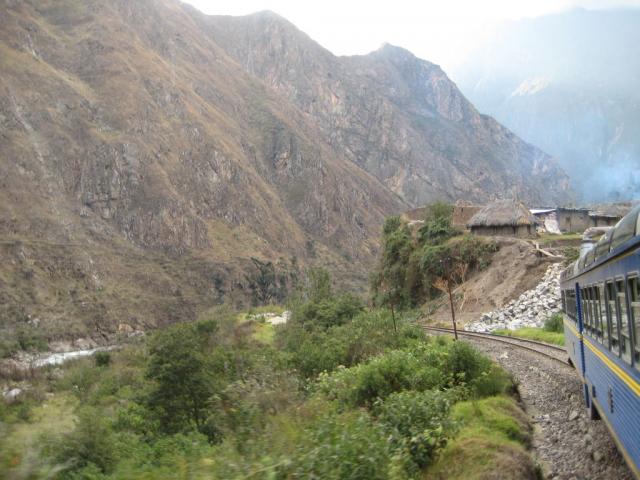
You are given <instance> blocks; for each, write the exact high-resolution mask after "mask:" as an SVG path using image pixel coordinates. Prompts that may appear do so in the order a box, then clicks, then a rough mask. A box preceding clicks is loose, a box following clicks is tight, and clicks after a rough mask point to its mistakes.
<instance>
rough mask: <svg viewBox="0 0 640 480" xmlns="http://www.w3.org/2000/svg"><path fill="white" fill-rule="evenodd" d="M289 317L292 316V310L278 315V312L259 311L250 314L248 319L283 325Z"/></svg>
mask: <svg viewBox="0 0 640 480" xmlns="http://www.w3.org/2000/svg"><path fill="white" fill-rule="evenodd" d="M289 317H291V312H290V311H288V310H286V311H284V312H283V313H282V315H278V314H277V313H258V314H254V315H249V316H248V317H247V319H248V320H253V321H257V322H266V323H270V324H271V325H282V324H283V323H287V321H288V320H289Z"/></svg>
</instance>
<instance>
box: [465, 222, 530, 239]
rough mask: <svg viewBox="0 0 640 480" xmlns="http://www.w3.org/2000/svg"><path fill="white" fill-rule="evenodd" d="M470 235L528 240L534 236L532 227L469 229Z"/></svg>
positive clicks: (483, 227)
mask: <svg viewBox="0 0 640 480" xmlns="http://www.w3.org/2000/svg"><path fill="white" fill-rule="evenodd" d="M471 233H472V234H474V235H484V236H487V237H495V236H500V237H519V238H528V237H533V236H535V234H536V230H535V226H533V225H517V226H511V225H501V226H498V227H487V226H482V227H471Z"/></svg>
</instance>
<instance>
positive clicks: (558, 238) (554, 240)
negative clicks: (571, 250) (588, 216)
mask: <svg viewBox="0 0 640 480" xmlns="http://www.w3.org/2000/svg"><path fill="white" fill-rule="evenodd" d="M536 241H537V242H538V243H539V244H540V246H541V247H542V246H545V245H554V244H563V243H573V242H577V243H578V244H579V243H580V242H582V234H580V233H563V234H562V235H553V234H551V233H545V234H544V235H540V236H539V237H538V238H537V239H536Z"/></svg>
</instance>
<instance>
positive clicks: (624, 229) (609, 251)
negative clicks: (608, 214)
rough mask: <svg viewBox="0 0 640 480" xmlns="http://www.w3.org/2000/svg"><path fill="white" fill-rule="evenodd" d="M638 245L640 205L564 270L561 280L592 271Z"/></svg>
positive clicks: (639, 236) (639, 238)
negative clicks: (632, 246)
mask: <svg viewBox="0 0 640 480" xmlns="http://www.w3.org/2000/svg"><path fill="white" fill-rule="evenodd" d="M636 243H640V205H637V206H636V207H634V208H633V209H632V210H631V211H630V212H629V213H627V214H626V215H625V216H624V217H622V219H620V221H619V222H618V223H617V224H616V226H615V227H613V228H612V229H611V230H609V231H608V232H606V233H605V234H604V235H603V236H602V237H601V238H600V240H599V241H598V243H596V244H595V245H594V247H593V248H592V249H590V250H588V251H586V252H584V253H583V254H582V255H580V258H578V260H576V261H575V262H573V263H572V264H571V265H569V266H568V267H567V268H566V269H564V270H563V272H562V273H561V275H560V280H566V279H569V278H573V277H576V276H578V275H580V274H581V273H582V272H585V271H587V270H591V269H592V268H595V267H596V266H598V265H600V264H602V263H604V262H605V261H606V260H608V259H610V258H613V257H615V256H617V255H618V254H620V253H622V252H623V251H625V250H626V249H627V248H629V247H630V246H631V245H634V244H636Z"/></svg>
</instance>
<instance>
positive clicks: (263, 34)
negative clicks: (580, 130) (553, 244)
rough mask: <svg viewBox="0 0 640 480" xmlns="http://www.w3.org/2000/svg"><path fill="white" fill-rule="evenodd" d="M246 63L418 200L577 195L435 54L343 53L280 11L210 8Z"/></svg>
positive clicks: (349, 152)
mask: <svg viewBox="0 0 640 480" xmlns="http://www.w3.org/2000/svg"><path fill="white" fill-rule="evenodd" d="M192 14H194V15H195V16H196V17H197V19H199V20H200V23H201V24H202V25H203V26H204V27H205V28H207V31H208V32H209V33H210V35H211V36H212V37H213V38H214V39H215V41H216V43H218V44H219V45H221V46H222V47H223V48H224V49H225V50H226V51H227V52H228V53H229V54H230V55H231V56H233V58H235V59H236V60H237V61H238V63H239V64H240V65H241V66H243V67H244V68H245V70H246V71H247V72H249V73H251V74H253V75H255V76H257V77H258V78H261V79H262V80H264V81H265V82H266V83H267V84H268V85H270V86H271V87H273V88H275V89H276V90H277V91H279V92H281V93H282V94H283V95H285V96H286V97H287V98H288V99H290V100H291V101H292V102H293V103H294V104H295V105H296V106H297V107H299V108H300V109H301V110H302V111H304V112H305V113H306V114H307V115H308V116H309V117H311V118H312V119H313V120H314V121H315V122H316V123H317V125H318V126H319V127H320V129H321V130H322V132H323V133H324V136H325V138H326V139H327V141H328V142H329V143H330V144H331V145H333V146H335V147H337V148H339V149H340V151H342V152H344V154H345V155H346V157H347V158H348V159H349V160H351V161H352V162H354V163H355V164H357V165H359V166H360V167H362V168H363V169H365V170H366V171H368V172H369V173H371V174H373V175H375V176H376V178H378V179H379V180H380V181H382V182H383V183H384V184H385V185H386V186H387V187H388V188H390V189H391V190H393V191H394V192H396V193H398V194H399V195H401V196H402V197H403V198H404V199H405V200H407V201H408V202H409V203H410V204H412V205H422V204H424V203H426V202H429V201H432V200H435V199H448V200H455V199H458V198H466V199H469V200H474V201H486V200H487V198H488V197H490V196H493V195H504V194H505V192H507V194H517V195H518V196H520V197H521V198H522V199H525V200H527V201H530V202H532V203H541V202H542V203H544V202H545V201H546V202H552V203H553V202H562V201H567V199H568V198H569V196H570V195H569V192H568V178H567V176H566V175H565V174H564V172H562V171H561V170H560V169H559V168H558V167H557V166H556V164H555V163H554V162H553V161H552V159H551V158H550V157H549V156H548V155H546V154H545V153H543V152H542V151H540V150H538V149H537V148H535V147H533V146H532V145H529V144H527V143H525V142H523V141H522V140H520V139H519V138H518V137H516V136H515V135H513V134H512V133H511V132H509V131H508V130H507V129H505V128H504V127H502V126H501V125H500V124H498V123H497V122H496V121H495V120H493V119H492V118H490V117H487V116H484V115H481V114H479V113H478V111H477V110H476V109H475V108H474V107H473V105H471V103H469V102H468V101H467V100H466V99H465V98H464V96H463V95H462V94H461V93H460V91H459V90H458V88H457V87H456V85H455V84H454V83H453V82H451V80H449V78H448V77H447V75H446V74H445V73H444V72H443V71H442V70H441V69H440V67H438V66H437V65H434V64H432V63H429V62H427V61H424V60H421V59H419V58H416V57H415V56H414V55H413V54H411V53H410V52H408V51H406V50H404V49H402V48H399V47H394V46H391V45H385V46H383V47H382V48H380V49H379V50H377V51H375V52H373V53H371V54H369V55H364V56H354V57H336V56H334V55H332V54H331V53H330V52H329V51H327V50H325V49H323V48H322V47H321V46H320V45H318V44H317V43H315V42H314V41H313V40H312V39H310V38H309V37H308V36H307V35H305V34H304V33H302V32H300V31H299V30H298V29H297V28H296V27H295V26H294V25H292V24H291V23H289V22H288V21H286V20H285V19H283V18H281V17H279V16H278V15H276V14H274V13H271V12H261V13H257V14H255V15H249V16H246V17H227V16H210V17H202V16H201V15H199V14H198V13H197V12H195V11H193V10H192Z"/></svg>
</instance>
